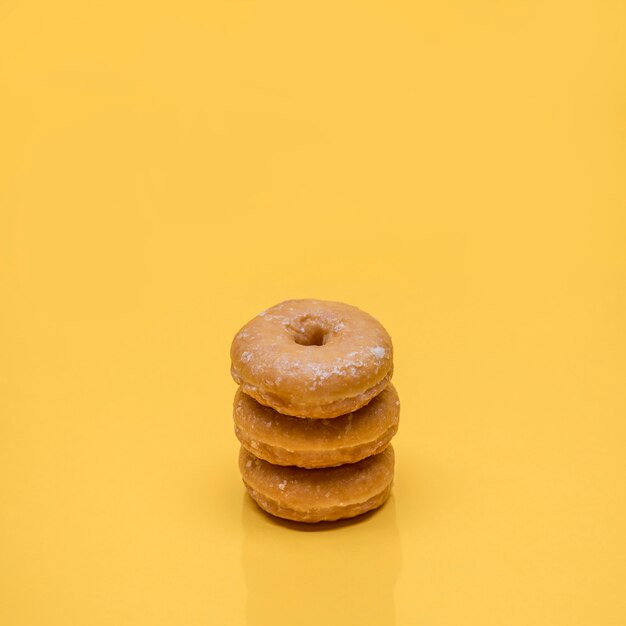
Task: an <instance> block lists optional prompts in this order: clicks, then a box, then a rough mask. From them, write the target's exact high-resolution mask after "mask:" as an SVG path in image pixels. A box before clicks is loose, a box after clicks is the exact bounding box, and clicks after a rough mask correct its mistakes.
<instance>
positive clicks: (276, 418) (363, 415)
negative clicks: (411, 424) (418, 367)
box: [233, 383, 400, 468]
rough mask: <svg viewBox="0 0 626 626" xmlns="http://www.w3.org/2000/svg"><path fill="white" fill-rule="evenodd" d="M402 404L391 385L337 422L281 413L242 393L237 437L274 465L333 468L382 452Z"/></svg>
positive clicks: (236, 408)
mask: <svg viewBox="0 0 626 626" xmlns="http://www.w3.org/2000/svg"><path fill="white" fill-rule="evenodd" d="M399 416H400V400H399V399H398V394H397V392H396V390H395V388H394V386H393V384H392V383H389V384H388V385H387V387H385V389H383V391H381V393H380V394H378V395H377V396H376V397H375V398H374V399H373V400H371V401H370V402H369V403H368V404H366V405H365V406H364V407H361V408H360V409H358V410H357V411H355V412H354V413H348V414H347V415H341V416H340V417H335V418H333V419H324V420H320V419H306V418H301V417H291V416H289V415H283V414H282V413H278V412H277V411H275V410H274V409H272V408H270V407H267V406H263V405H261V404H259V403H258V402H257V401H256V400H254V399H253V398H251V397H250V396H248V395H246V394H245V393H243V392H242V391H241V387H240V388H239V389H238V390H237V394H236V395H235V402H234V407H233V420H234V422H235V434H236V435H237V439H239V441H240V442H241V444H242V445H243V447H244V448H246V449H247V450H248V451H249V452H251V453H252V454H254V455H255V456H257V457H259V458H261V459H264V460H265V461H269V462H270V463H274V464H275V465H297V466H298V467H308V468H313V467H332V466H334V465H341V464H343V463H356V462H357V461H360V460H361V459H364V458H365V457H368V456H371V455H373V454H377V453H378V452H380V451H381V450H383V449H384V448H385V447H386V446H387V444H388V443H389V441H391V438H392V437H393V436H394V435H395V434H396V432H397V430H398V421H399Z"/></svg>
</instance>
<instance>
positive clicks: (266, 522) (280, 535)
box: [242, 494, 402, 626]
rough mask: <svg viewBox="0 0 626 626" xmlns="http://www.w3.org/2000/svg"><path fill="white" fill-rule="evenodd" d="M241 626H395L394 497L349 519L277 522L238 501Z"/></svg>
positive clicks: (396, 553) (396, 547)
mask: <svg viewBox="0 0 626 626" xmlns="http://www.w3.org/2000/svg"><path fill="white" fill-rule="evenodd" d="M242 521H243V530H244V540H243V546H242V565H243V572H244V577H245V583H246V588H247V602H246V616H247V624H248V626H267V625H268V624H272V625H275V626H282V625H283V624H284V625H285V626H287V625H289V626H295V625H298V626H308V625H309V624H310V625H313V624H315V625H316V626H319V625H320V624H335V623H345V624H360V625H367V624H372V625H373V624H376V625H377V626H386V625H388V624H394V623H395V602H394V589H395V585H396V580H397V578H398V575H399V573H400V568H401V559H402V552H401V546H400V536H399V533H398V527H397V524H396V511H395V502H394V499H393V495H392V496H391V498H390V499H389V501H388V502H387V503H386V504H385V505H384V506H383V507H381V508H380V509H378V510H376V511H372V512H371V513H366V514H364V515H361V516H359V517H357V518H354V519H352V520H343V521H339V522H322V523H320V524H300V523H297V522H288V521H284V520H278V519H276V518H273V517H271V516H270V515H268V514H266V513H264V512H263V511H261V510H260V509H259V508H258V507H257V506H256V505H255V504H254V502H253V501H252V500H251V499H250V498H249V497H248V495H247V494H245V495H244V501H243V510H242Z"/></svg>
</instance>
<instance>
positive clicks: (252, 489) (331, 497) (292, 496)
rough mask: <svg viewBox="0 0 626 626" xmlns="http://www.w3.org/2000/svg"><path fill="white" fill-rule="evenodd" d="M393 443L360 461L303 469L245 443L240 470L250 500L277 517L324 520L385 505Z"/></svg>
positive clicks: (391, 475) (392, 462) (391, 481)
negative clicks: (250, 448) (271, 458)
mask: <svg viewBox="0 0 626 626" xmlns="http://www.w3.org/2000/svg"><path fill="white" fill-rule="evenodd" d="M393 466H394V454H393V448H392V447H391V445H388V446H387V447H386V448H385V450H384V451H383V452H381V453H379V454H375V455H374V456H369V457H367V458H366V459H363V460H362V461H359V462H358V463H348V464H346V465H339V466H338V467H325V468H321V469H303V468H301V467H293V466H283V465H272V464H271V463H268V462H267V461H264V460H262V459H259V458H258V457H256V456H254V455H253V454H251V453H250V452H248V451H247V450H246V449H245V448H244V447H243V446H242V447H241V449H240V451H239V469H240V471H241V476H242V478H243V482H244V484H245V486H246V489H247V491H248V493H249V494H250V496H251V497H252V499H253V500H254V501H255V502H256V503H257V504H258V505H259V506H260V507H261V508H262V509H263V510H264V511H267V512H268V513H271V514H272V515H275V516H277V517H282V518H284V519H289V520H293V521H296V522H322V521H333V520H338V519H343V518H346V517H354V516H355V515H360V514H361V513H365V512H366V511H370V510H372V509H375V508H377V507H379V506H381V505H382V504H383V503H384V502H385V501H386V500H387V498H388V497H389V494H390V493H391V487H392V483H393Z"/></svg>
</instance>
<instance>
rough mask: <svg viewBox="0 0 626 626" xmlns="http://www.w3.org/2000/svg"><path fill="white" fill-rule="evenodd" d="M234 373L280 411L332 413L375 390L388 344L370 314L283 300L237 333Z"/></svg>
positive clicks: (386, 364)
mask: <svg viewBox="0 0 626 626" xmlns="http://www.w3.org/2000/svg"><path fill="white" fill-rule="evenodd" d="M231 362H232V365H231V373H232V376H233V378H234V379H235V381H236V382H237V383H238V384H240V385H241V387H242V389H243V391H244V392H245V393H246V394H248V395H249V396H252V397H253V398H254V399H255V400H257V401H258V402H260V403H261V404H263V405H265V406H270V407H272V408H274V409H275V410H277V411H278V412H279V413H283V414H285V415H292V416H295V417H307V418H314V419H315V418H331V417H336V416H338V415H343V414H345V413H349V412H351V411H355V410H357V409H359V408H360V407H362V406H364V405H365V404H367V403H368V402H369V401H370V400H371V399H372V398H373V397H374V396H376V395H377V394H379V393H380V392H381V391H382V390H383V389H384V388H385V386H386V385H387V383H388V382H389V380H390V379H391V376H392V373H393V346H392V343H391V338H390V337H389V335H388V333H387V331H386V330H385V329H384V328H383V327H382V325H381V324H380V323H379V322H378V321H377V320H376V319H374V318H373V317H372V316H371V315H369V314H367V313H365V312H364V311H361V310H360V309H357V308H356V307H353V306H350V305H348V304H343V303H340V302H328V301H322V300H287V301H286V302H282V303H280V304H277V305H276V306H274V307H272V308H270V309H268V310H267V311H263V312H262V313H260V314H259V315H257V316H256V317H255V318H254V319H252V320H251V321H249V322H248V323H247V324H246V325H245V326H244V327H243V328H242V329H241V330H240V331H239V332H238V333H237V335H236V336H235V338H234V340H233V343H232V346H231Z"/></svg>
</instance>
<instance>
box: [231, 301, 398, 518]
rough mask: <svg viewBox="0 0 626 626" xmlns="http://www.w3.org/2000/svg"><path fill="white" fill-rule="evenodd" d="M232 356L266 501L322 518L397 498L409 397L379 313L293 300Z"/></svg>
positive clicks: (274, 507) (257, 483) (287, 514)
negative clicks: (397, 459)
mask: <svg viewBox="0 0 626 626" xmlns="http://www.w3.org/2000/svg"><path fill="white" fill-rule="evenodd" d="M231 361H232V366H231V373H232V376H233V378H234V380H235V382H236V383H237V384H238V385H239V389H238V390H237V392H236V394H235V401H234V408H233V419H234V423H235V434H236V436H237V438H238V439H239V441H240V442H241V449H240V453H239V469H240V471H241V475H242V478H243V481H244V484H245V486H246V489H247V491H248V493H249V494H250V496H251V497H252V498H253V500H255V502H256V503H257V504H258V505H259V506H260V507H261V508H262V509H264V510H265V511H267V512H268V513H271V514H272V515H276V516H278V517H282V518H285V519H290V520H295V521H300V522H320V521H331V520H337V519H341V518H347V517H353V516H355V515H359V514H361V513H365V512H366V511H369V510H371V509H375V508H376V507H379V506H381V505H382V504H383V503H384V502H385V501H386V500H387V498H388V497H389V494H390V492H391V486H392V482H393V470H394V453H393V449H392V447H391V445H389V442H390V441H391V438H392V437H393V436H394V435H395V434H396V431H397V430H398V421H399V416H400V401H399V399H398V394H397V393H396V390H395V388H394V387H393V385H392V384H391V382H390V380H391V376H392V373H393V348H392V344H391V338H390V337H389V335H388V333H387V331H386V330H385V329H384V328H383V327H382V325H381V324H380V323H379V322H378V321H377V320H375V319H374V318H373V317H372V316H371V315H368V314H367V313H365V312H363V311H361V310H360V309H357V308H356V307H353V306H350V305H347V304H342V303H339V302H328V301H322V300H288V301H286V302H282V303H280V304H277V305H276V306H274V307H272V308H270V309H268V310H267V311H263V312H262V313H259V315H257V316H256V317H255V318H254V319H252V320H251V321H249V322H248V323H247V324H246V325H245V326H244V327H243V328H242V329H241V330H240V331H239V332H238V333H237V335H235V338H234V340H233V343H232V346H231Z"/></svg>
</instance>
